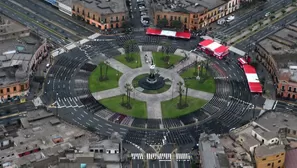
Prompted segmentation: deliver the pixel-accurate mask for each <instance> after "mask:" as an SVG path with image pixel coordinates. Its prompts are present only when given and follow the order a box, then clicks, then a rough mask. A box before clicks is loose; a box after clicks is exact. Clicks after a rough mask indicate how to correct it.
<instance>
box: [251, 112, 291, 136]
mask: <svg viewBox="0 0 297 168" xmlns="http://www.w3.org/2000/svg"><path fill="white" fill-rule="evenodd" d="M271 121H273V122H271ZM255 123H256V124H257V125H259V126H261V127H263V128H265V129H266V130H268V131H270V132H272V133H278V131H279V129H280V128H291V129H294V130H297V117H296V116H295V115H294V114H292V113H290V112H266V113H264V114H263V115H262V116H261V117H260V118H258V119H257V120H256V121H255Z"/></svg>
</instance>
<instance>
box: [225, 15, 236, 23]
mask: <svg viewBox="0 0 297 168" xmlns="http://www.w3.org/2000/svg"><path fill="white" fill-rule="evenodd" d="M234 19H235V16H234V15H231V16H228V18H227V20H226V21H227V22H232V21H233V20H234Z"/></svg>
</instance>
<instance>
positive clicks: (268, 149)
mask: <svg viewBox="0 0 297 168" xmlns="http://www.w3.org/2000/svg"><path fill="white" fill-rule="evenodd" d="M284 152H285V145H273V146H266V145H262V146H258V147H257V148H256V149H255V157H258V158H263V157H266V156H270V155H275V154H279V153H284Z"/></svg>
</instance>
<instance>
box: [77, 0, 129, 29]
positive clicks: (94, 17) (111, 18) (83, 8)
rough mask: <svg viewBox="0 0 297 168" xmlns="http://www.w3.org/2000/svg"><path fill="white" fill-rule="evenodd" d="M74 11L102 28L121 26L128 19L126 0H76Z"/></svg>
mask: <svg viewBox="0 0 297 168" xmlns="http://www.w3.org/2000/svg"><path fill="white" fill-rule="evenodd" d="M72 3H73V7H72V13H73V15H74V16H77V17H78V18H81V19H82V20H84V21H85V22H87V23H88V24H91V25H94V26H96V27H97V28H99V29H101V30H107V29H113V28H120V27H122V24H123V23H124V22H125V21H126V20H128V8H127V6H126V1H125V0H108V1H105V0H104V1H95V0H83V1H78V0H74V1H73V2H72Z"/></svg>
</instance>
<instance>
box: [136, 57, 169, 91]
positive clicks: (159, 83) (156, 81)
mask: <svg viewBox="0 0 297 168" xmlns="http://www.w3.org/2000/svg"><path fill="white" fill-rule="evenodd" d="M138 85H139V86H140V87H141V88H143V89H145V90H158V89H161V88H162V87H163V86H164V85H165V80H164V78H163V77H161V76H160V74H157V73H156V65H155V64H154V60H153V59H151V65H150V73H149V75H148V76H146V77H144V78H142V79H140V80H139V81H138Z"/></svg>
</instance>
